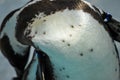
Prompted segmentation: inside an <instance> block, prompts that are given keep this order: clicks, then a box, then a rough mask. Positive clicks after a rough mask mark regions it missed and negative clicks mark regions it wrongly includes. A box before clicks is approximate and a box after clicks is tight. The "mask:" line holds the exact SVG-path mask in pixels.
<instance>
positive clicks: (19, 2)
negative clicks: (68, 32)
mask: <svg viewBox="0 0 120 80" xmlns="http://www.w3.org/2000/svg"><path fill="white" fill-rule="evenodd" d="M28 1H29V0H0V24H1V22H2V20H3V19H4V17H5V16H6V15H7V14H8V13H9V12H10V11H12V10H14V9H16V8H19V7H21V6H23V5H24V4H26V2H28ZM87 1H89V2H90V3H91V4H93V5H95V6H97V7H98V8H101V9H103V10H104V11H106V12H108V13H110V14H112V15H113V17H114V18H115V19H117V20H119V21H120V0H87ZM116 44H117V47H118V50H119V52H120V44H119V43H117V42H116ZM15 76H16V75H15V72H14V69H13V68H12V67H11V65H10V64H9V63H8V61H7V59H6V58H5V57H4V56H3V55H2V53H1V52H0V80H11V79H12V77H15Z"/></svg>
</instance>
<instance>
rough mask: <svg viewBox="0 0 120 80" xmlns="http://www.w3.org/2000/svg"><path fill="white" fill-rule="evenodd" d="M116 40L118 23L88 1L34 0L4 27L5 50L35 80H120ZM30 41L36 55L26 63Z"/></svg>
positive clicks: (1, 43)
mask: <svg viewBox="0 0 120 80" xmlns="http://www.w3.org/2000/svg"><path fill="white" fill-rule="evenodd" d="M115 40H116V41H118V42H120V23H119V22H118V21H117V20H115V19H113V18H112V16H111V15H109V14H107V13H106V12H104V11H103V10H100V9H98V8H97V7H95V6H94V5H91V4H90V3H89V2H87V1H85V0H31V1H30V2H28V3H27V4H25V5H24V6H23V7H21V8H19V9H17V10H15V11H13V12H11V13H10V14H9V15H8V16H7V17H6V18H5V19H4V20H3V23H2V25H1V29H0V48H1V51H2V53H3V55H4V56H5V57H6V58H7V59H8V61H9V62H10V63H11V65H12V66H13V67H14V68H15V69H16V72H17V74H18V73H19V74H18V80H21V79H22V80H26V79H28V80H30V79H29V76H30V75H31V74H32V70H35V71H36V73H35V72H34V80H120V63H119V55H118V51H117V48H116V45H115V43H114V41H115ZM30 46H33V47H34V48H35V50H36V51H37V54H38V55H33V57H32V59H31V62H30V63H29V64H28V66H27V67H26V64H27V61H28V59H29V55H30V53H29V51H30ZM33 53H35V52H33ZM39 55H42V56H41V57H40V58H39V57H37V56H39ZM37 65H38V66H37ZM25 67H26V68H25ZM33 67H34V68H35V69H34V68H33ZM39 69H41V70H42V71H41V72H40V75H38V74H39V72H38V70H39ZM28 72H30V73H29V74H27V73H28ZM35 74H36V75H35ZM41 74H43V75H41ZM31 76H33V75H31ZM31 76H30V77H31ZM39 76H42V77H43V76H44V79H43V78H42V77H41V78H38V77H39Z"/></svg>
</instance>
